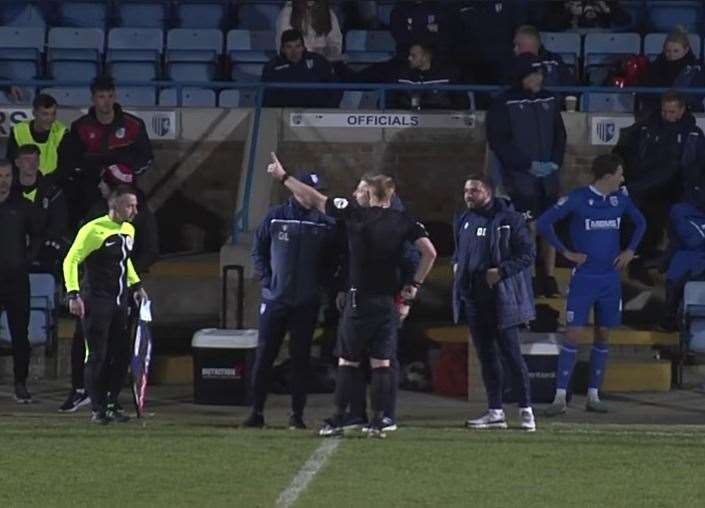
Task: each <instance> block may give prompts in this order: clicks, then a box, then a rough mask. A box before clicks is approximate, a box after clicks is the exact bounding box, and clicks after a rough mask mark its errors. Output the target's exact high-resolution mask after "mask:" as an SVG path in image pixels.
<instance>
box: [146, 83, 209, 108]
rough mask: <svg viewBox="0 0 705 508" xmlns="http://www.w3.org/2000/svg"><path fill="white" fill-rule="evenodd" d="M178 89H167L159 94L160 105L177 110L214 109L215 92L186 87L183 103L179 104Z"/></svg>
mask: <svg viewBox="0 0 705 508" xmlns="http://www.w3.org/2000/svg"><path fill="white" fill-rule="evenodd" d="M177 102H178V101H177V94H176V88H166V89H164V90H162V91H161V92H160V93H159V105H160V106H163V107H171V108H175V107H177V106H179V107H184V108H214V107H215V91H213V90H209V89H207V88H191V87H184V88H183V89H182V92H181V103H180V104H178V103H177Z"/></svg>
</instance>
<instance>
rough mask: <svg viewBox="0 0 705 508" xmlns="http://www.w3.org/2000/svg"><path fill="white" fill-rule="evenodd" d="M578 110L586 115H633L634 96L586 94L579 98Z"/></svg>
mask: <svg viewBox="0 0 705 508" xmlns="http://www.w3.org/2000/svg"><path fill="white" fill-rule="evenodd" d="M580 100H581V105H580V110H581V111H584V112H586V113H633V112H634V94H631V93H596V92H592V93H586V94H583V95H582V96H581V98H580Z"/></svg>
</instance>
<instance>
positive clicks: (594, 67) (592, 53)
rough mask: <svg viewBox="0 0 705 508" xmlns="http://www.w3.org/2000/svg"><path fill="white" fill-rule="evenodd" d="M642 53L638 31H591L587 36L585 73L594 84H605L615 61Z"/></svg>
mask: <svg viewBox="0 0 705 508" xmlns="http://www.w3.org/2000/svg"><path fill="white" fill-rule="evenodd" d="M640 53H641V37H640V36H639V34H637V33H589V34H587V35H586V36H585V58H584V65H585V67H584V75H585V76H586V77H587V79H588V82H589V83H590V84H592V85H601V84H603V82H604V80H605V78H606V77H607V70H608V68H609V66H610V65H612V64H613V63H614V62H615V61H617V60H619V59H620V58H623V57H624V56H629V55H638V54H640Z"/></svg>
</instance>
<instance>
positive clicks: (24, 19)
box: [0, 2, 47, 30]
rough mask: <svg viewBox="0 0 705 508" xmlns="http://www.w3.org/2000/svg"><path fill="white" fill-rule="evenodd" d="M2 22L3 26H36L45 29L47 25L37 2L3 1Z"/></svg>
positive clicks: (0, 15)
mask: <svg viewBox="0 0 705 508" xmlns="http://www.w3.org/2000/svg"><path fill="white" fill-rule="evenodd" d="M0 23H2V25H3V26H15V27H35V28H41V29H44V30H46V25H47V21H46V20H45V19H44V16H43V15H42V12H41V10H40V8H39V6H38V5H37V4H36V2H12V3H11V2H2V4H0Z"/></svg>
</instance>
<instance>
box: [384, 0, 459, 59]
mask: <svg viewBox="0 0 705 508" xmlns="http://www.w3.org/2000/svg"><path fill="white" fill-rule="evenodd" d="M389 28H390V30H391V32H392V37H394V41H395V42H396V44H397V56H398V57H399V58H406V56H407V55H408V54H409V48H410V47H411V44H412V43H413V42H414V41H418V40H420V39H425V40H428V41H429V42H431V43H433V45H434V47H435V48H436V49H437V50H438V54H439V55H445V54H447V53H448V52H449V51H450V26H449V20H448V17H447V15H446V12H445V10H444V9H443V8H442V7H441V6H440V5H439V2H419V1H414V2H401V3H399V4H398V5H397V6H396V7H394V9H392V13H391V17H390V23H389Z"/></svg>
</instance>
